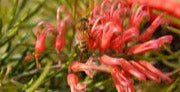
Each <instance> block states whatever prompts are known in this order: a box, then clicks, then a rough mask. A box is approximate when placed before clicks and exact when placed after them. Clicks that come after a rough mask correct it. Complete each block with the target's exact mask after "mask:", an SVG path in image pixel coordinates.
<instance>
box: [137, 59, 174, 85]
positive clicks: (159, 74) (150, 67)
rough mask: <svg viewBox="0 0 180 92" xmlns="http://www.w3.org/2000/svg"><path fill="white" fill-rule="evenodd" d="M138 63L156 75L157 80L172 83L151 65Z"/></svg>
mask: <svg viewBox="0 0 180 92" xmlns="http://www.w3.org/2000/svg"><path fill="white" fill-rule="evenodd" d="M138 63H139V64H141V65H142V66H143V67H145V68H147V69H148V70H149V71H150V72H152V73H154V74H156V75H157V76H158V77H159V78H161V79H162V80H163V81H165V82H166V83H170V82H172V79H171V78H170V77H168V76H167V75H165V74H163V73H162V72H161V71H159V70H158V69H157V68H155V67H154V66H153V65H151V64H150V63H148V62H147V61H145V60H139V61H138Z"/></svg>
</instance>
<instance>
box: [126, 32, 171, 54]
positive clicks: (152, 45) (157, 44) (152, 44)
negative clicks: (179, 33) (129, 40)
mask: <svg viewBox="0 0 180 92" xmlns="http://www.w3.org/2000/svg"><path fill="white" fill-rule="evenodd" d="M172 39H173V36H171V35H168V36H163V37H160V38H158V39H157V40H150V41H148V42H145V43H142V44H137V45H135V46H132V47H130V48H129V50H128V51H129V52H131V53H133V54H143V53H146V52H149V51H151V50H157V49H160V48H161V47H162V46H163V45H165V44H170V43H171V41H172Z"/></svg>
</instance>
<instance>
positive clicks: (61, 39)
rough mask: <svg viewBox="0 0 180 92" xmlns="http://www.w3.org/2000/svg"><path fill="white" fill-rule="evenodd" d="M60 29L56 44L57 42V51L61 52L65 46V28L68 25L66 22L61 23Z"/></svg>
mask: <svg viewBox="0 0 180 92" xmlns="http://www.w3.org/2000/svg"><path fill="white" fill-rule="evenodd" d="M59 26H60V28H61V29H59V33H58V35H57V36H56V42H55V46H56V51H58V52H59V51H60V50H61V49H62V48H63V47H64V45H65V34H64V33H65V28H66V25H65V23H64V22H61V23H60V25H59Z"/></svg>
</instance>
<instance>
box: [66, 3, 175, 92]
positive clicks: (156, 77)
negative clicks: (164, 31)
mask: <svg viewBox="0 0 180 92" xmlns="http://www.w3.org/2000/svg"><path fill="white" fill-rule="evenodd" d="M146 7H147V6H145V5H140V6H139V7H138V8H137V9H136V10H134V9H133V5H129V4H128V3H126V2H125V0H113V1H111V0H104V1H103V2H102V3H101V4H95V6H94V9H93V10H92V12H91V14H90V17H89V23H90V25H92V28H91V30H90V31H89V34H90V36H91V38H90V39H89V42H88V47H89V49H92V50H99V51H100V52H101V53H106V52H107V51H108V52H115V54H119V53H120V54H124V55H127V56H128V55H138V54H144V53H147V52H149V51H152V50H158V49H160V48H161V47H162V46H163V45H168V44H170V43H171V41H172V40H173V37H172V36H171V35H166V36H162V37H160V38H157V39H154V40H150V38H152V35H153V33H154V32H155V30H156V28H157V27H158V26H159V25H161V24H162V23H163V22H165V21H164V19H163V17H162V16H161V15H160V16H158V17H156V18H155V20H154V21H152V24H151V25H150V26H149V27H148V28H147V29H146V30H144V31H143V32H142V33H141V32H140V30H139V27H140V24H141V21H142V20H143V19H144V18H148V17H149V16H150V13H149V11H148V10H147V9H146ZM127 18H128V23H127V25H124V21H125V20H126V19H127ZM130 59H131V58H116V57H110V56H108V55H103V56H101V57H100V59H99V61H100V63H101V65H96V64H95V63H94V62H93V57H90V58H89V59H88V60H87V62H86V63H81V62H80V61H74V62H72V63H71V65H70V67H69V68H70V70H72V71H73V72H81V71H83V72H85V73H86V74H87V76H89V77H91V78H92V77H93V75H94V72H95V71H101V72H107V73H109V74H111V76H112V79H113V81H114V84H115V86H116V89H117V90H118V92H124V91H125V92H134V88H133V80H132V75H133V76H134V77H136V78H137V79H139V80H141V81H145V80H146V79H147V78H148V79H150V80H152V81H154V82H160V80H163V81H165V82H166V83H170V82H171V81H172V80H171V78H169V77H168V76H166V75H165V74H163V73H162V72H161V71H159V70H158V69H156V68H155V67H154V66H153V65H151V64H150V63H148V62H147V61H145V60H134V59H132V60H130ZM72 71H71V72H72ZM71 74H72V73H70V74H69V75H71ZM69 75H68V76H69ZM72 79H73V78H72ZM67 80H68V81H69V80H71V78H68V79H67ZM72 85H73V83H72V84H69V86H70V87H73V86H72ZM76 88H77V87H76ZM83 90H84V89H83ZM71 92H82V90H81V91H77V90H76V91H75V90H74V89H71Z"/></svg>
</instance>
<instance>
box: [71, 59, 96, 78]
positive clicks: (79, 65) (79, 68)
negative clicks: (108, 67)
mask: <svg viewBox="0 0 180 92" xmlns="http://www.w3.org/2000/svg"><path fill="white" fill-rule="evenodd" d="M70 69H71V70H73V71H74V72H80V71H84V72H85V73H86V74H87V75H88V76H89V77H90V78H93V75H94V71H93V70H92V69H90V68H89V67H88V66H87V65H85V64H82V63H80V62H78V61H75V62H72V63H71V65H70Z"/></svg>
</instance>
